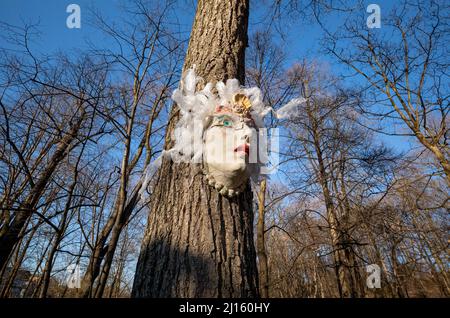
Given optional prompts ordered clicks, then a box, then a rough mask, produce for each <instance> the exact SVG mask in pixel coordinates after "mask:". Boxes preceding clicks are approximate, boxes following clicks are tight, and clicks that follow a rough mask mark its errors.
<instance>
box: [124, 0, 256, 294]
mask: <svg viewBox="0 0 450 318" xmlns="http://www.w3.org/2000/svg"><path fill="white" fill-rule="evenodd" d="M248 15H249V1H248V0H230V1H221V0H199V1H198V4H197V11H196V15H195V20H194V25H193V27H192V33H191V37H190V42H189V47H188V52H187V56H186V60H185V63H184V66H183V69H184V71H186V70H187V69H188V68H190V67H192V66H193V65H194V64H195V65H196V73H197V74H199V75H200V76H202V77H203V79H204V81H205V83H206V82H217V81H221V80H227V79H228V78H237V79H238V80H239V81H240V82H241V83H243V82H244V74H245V73H244V72H245V65H244V64H245V48H246V46H247V25H248ZM205 83H203V84H205ZM177 119H178V110H177V107H174V108H173V109H172V113H171V120H170V121H169V124H168V128H167V132H166V140H165V147H166V149H168V148H170V147H171V146H172V140H171V133H172V130H173V128H174V125H175V124H176V122H177ZM201 168H202V167H201V166H200V165H193V164H192V165H191V164H187V163H180V164H176V163H173V162H172V161H170V160H169V159H164V160H163V162H162V165H161V168H160V170H159V176H158V180H157V182H156V185H155V188H154V192H153V196H152V201H151V207H150V214H149V218H148V225H147V230H146V233H145V236H144V240H143V244H142V248H141V254H140V257H139V260H138V264H137V269H136V275H135V280H134V286H133V291H132V296H133V297H257V296H258V295H259V292H258V272H257V266H256V252H255V247H254V242H253V209H252V201H253V196H252V192H251V188H250V184H247V188H246V190H245V191H244V192H243V193H241V194H240V195H239V196H237V197H234V198H232V199H228V198H226V197H223V196H221V195H220V194H219V193H218V192H217V190H215V189H214V188H212V187H210V186H209V185H208V184H207V182H206V180H205V178H204V176H203V173H202V170H201Z"/></svg>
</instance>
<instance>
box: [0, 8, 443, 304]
mask: <svg viewBox="0 0 450 318" xmlns="http://www.w3.org/2000/svg"><path fill="white" fill-rule="evenodd" d="M127 5H128V7H127V8H128V9H127V10H128V11H127V17H126V18H124V20H123V21H120V23H117V21H116V23H110V22H109V21H108V19H107V18H106V17H104V16H102V15H101V14H100V13H99V12H95V11H92V12H91V23H93V24H94V25H95V26H96V27H97V28H98V29H100V30H102V31H103V32H104V34H105V36H107V37H108V38H110V39H111V43H115V44H114V45H111V46H110V47H108V48H104V47H101V46H100V45H98V44H92V43H91V44H90V49H88V50H85V51H80V52H76V53H74V54H63V53H52V52H47V53H46V54H43V53H38V52H34V51H33V50H32V49H31V43H32V41H34V38H35V37H36V36H37V35H36V34H37V32H38V29H39V26H38V25H22V26H13V25H9V24H6V23H2V24H1V28H2V30H3V31H2V33H1V35H0V37H1V41H2V42H1V43H4V44H5V45H1V47H0V50H1V56H0V109H1V110H0V297H36V298H45V297H95V298H99V297H105V298H119V297H130V295H131V292H132V285H133V280H134V275H135V270H136V263H137V260H138V257H139V252H140V248H141V243H142V240H143V237H144V233H145V231H146V227H147V221H148V220H150V218H149V210H150V205H151V201H152V189H153V187H152V184H153V183H154V182H156V180H150V183H149V184H144V182H143V180H142V178H141V177H142V175H143V173H144V171H145V170H146V169H147V168H148V167H149V166H150V165H151V164H152V163H153V162H154V160H155V158H157V157H158V155H159V154H160V153H161V151H162V149H163V145H164V142H165V138H166V135H165V134H166V131H167V123H168V121H169V119H170V116H171V113H170V109H171V107H172V102H171V98H170V97H171V94H172V92H173V90H174V89H175V88H176V87H177V86H178V84H179V82H178V81H179V79H180V78H181V73H182V66H183V61H184V60H185V54H186V49H187V45H188V39H186V38H182V37H181V36H180V34H179V33H177V32H176V29H175V28H174V27H173V23H174V22H173V21H172V20H171V19H170V17H171V15H169V14H168V12H169V11H170V12H173V11H176V10H177V2H176V1H159V2H157V3H154V2H148V1H144V0H136V1H129V2H127ZM252 5H253V6H255V5H256V4H255V3H253V2H250V8H251V7H252ZM264 6H265V10H266V14H265V15H264V18H265V23H264V24H263V25H258V24H256V25H252V26H251V27H249V31H248V47H247V49H246V54H245V83H244V84H245V85H246V86H257V87H260V88H261V90H262V92H263V95H264V100H265V103H266V104H267V105H268V106H271V107H272V108H274V109H278V108H279V107H280V106H281V105H284V104H286V103H287V102H288V101H289V100H291V99H292V98H296V97H303V98H305V99H306V102H305V103H304V104H302V106H301V109H300V110H299V114H298V116H292V117H290V118H285V119H277V118H275V117H270V118H267V125H268V126H270V127H274V128H275V127H276V128H279V130H280V132H281V135H282V137H281V139H280V148H279V149H280V151H279V158H280V160H279V166H278V172H277V173H276V175H273V176H270V177H268V178H267V179H265V178H262V179H261V181H260V183H259V184H257V185H253V193H254V195H253V202H252V205H253V207H254V208H253V209H254V211H255V221H254V232H255V245H256V254H257V264H258V272H259V291H260V294H261V295H262V296H263V297H320V298H323V297H399V298H403V297H449V296H450V276H449V264H448V244H449V238H448V229H449V216H448V211H449V185H450V150H449V145H448V138H449V128H448V125H449V120H448V112H449V110H450V107H449V81H448V79H449V74H448V64H449V58H448V56H449V54H448V42H449V40H450V39H449V28H448V27H449V24H448V23H449V15H448V12H449V6H448V5H446V4H445V2H444V1H422V0H417V1H399V2H398V4H397V5H396V6H395V10H394V11H393V12H390V13H389V14H388V13H385V14H383V18H382V23H383V27H382V28H381V29H380V30H368V29H367V28H366V18H367V16H368V13H367V12H366V11H365V7H364V6H362V7H361V6H358V4H354V5H352V6H351V7H350V6H348V5H346V6H344V5H342V6H336V3H335V2H333V1H330V2H328V1H295V0H291V1H277V2H275V3H274V4H272V3H271V2H267V3H266V2H264ZM250 10H252V9H250ZM336 11H337V12H341V14H344V15H345V16H346V17H347V18H346V20H343V21H341V22H342V27H339V28H337V29H336V30H329V29H327V26H326V25H325V23H324V21H325V20H326V19H327V17H328V16H329V15H330V14H333V13H334V12H336ZM342 12H343V13H342ZM250 15H251V13H250ZM291 19H304V20H305V23H306V24H307V23H311V24H318V25H321V26H322V27H323V41H322V42H321V53H322V54H323V55H324V56H325V55H326V56H328V57H329V58H330V59H334V60H335V61H336V63H338V64H339V65H340V66H341V68H342V70H345V72H344V71H343V72H337V71H334V70H333V68H332V67H331V66H330V65H328V64H326V63H324V62H322V61H320V59H319V58H317V60H311V59H308V58H306V57H302V56H298V58H297V59H296V61H295V62H290V61H289V60H288V58H287V52H286V48H287V46H288V44H286V43H283V42H282V38H283V33H285V32H289V21H290V20H291ZM349 48H352V49H349ZM390 138H392V139H394V138H395V140H396V141H397V142H398V140H401V141H400V142H402V140H404V142H405V144H406V143H409V144H410V145H411V147H395V146H393V145H395V143H394V142H392V143H389V139H390ZM402 138H403V139H402ZM156 177H158V176H156ZM156 177H155V179H156ZM159 177H160V176H159ZM372 264H376V265H378V266H379V267H380V269H381V288H369V287H368V286H367V284H366V282H367V277H368V275H369V274H370V273H368V272H367V266H368V265H372ZM72 265H77V266H79V268H80V275H81V282H80V286H79V288H69V286H68V284H67V280H66V278H67V274H68V273H67V268H68V267H69V266H72ZM175 288H176V287H175Z"/></svg>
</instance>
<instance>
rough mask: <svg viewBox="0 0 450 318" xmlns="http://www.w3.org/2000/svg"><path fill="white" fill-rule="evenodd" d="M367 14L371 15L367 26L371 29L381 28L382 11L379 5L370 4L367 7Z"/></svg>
mask: <svg viewBox="0 0 450 318" xmlns="http://www.w3.org/2000/svg"><path fill="white" fill-rule="evenodd" d="M366 11H367V13H371V15H369V16H368V17H367V20H366V24H367V27H368V28H369V29H374V28H376V29H379V28H381V9H380V6H379V5H378V4H369V5H368V6H367V10H366Z"/></svg>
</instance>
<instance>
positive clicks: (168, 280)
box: [132, 240, 217, 298]
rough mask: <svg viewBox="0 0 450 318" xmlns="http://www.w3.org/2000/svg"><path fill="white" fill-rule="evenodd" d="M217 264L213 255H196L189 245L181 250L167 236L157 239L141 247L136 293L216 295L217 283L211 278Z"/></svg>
mask: <svg viewBox="0 0 450 318" xmlns="http://www.w3.org/2000/svg"><path fill="white" fill-rule="evenodd" d="M150 255H152V257H151V259H150ZM155 255H161V257H154V256H155ZM144 264H145V267H144ZM213 266H214V263H213V261H212V259H209V260H208V259H206V258H205V257H202V256H199V255H192V253H190V252H189V249H188V248H186V249H183V250H181V249H178V248H173V247H170V246H168V242H167V241H164V240H156V241H153V242H151V243H149V245H148V246H147V247H146V248H145V251H141V255H140V257H139V262H138V266H137V269H136V276H135V278H134V284H133V291H132V297H137V298H172V297H207V296H206V295H210V297H214V296H215V295H216V294H217V284H215V283H214V282H212V281H211V276H212V275H211V271H212V270H213Z"/></svg>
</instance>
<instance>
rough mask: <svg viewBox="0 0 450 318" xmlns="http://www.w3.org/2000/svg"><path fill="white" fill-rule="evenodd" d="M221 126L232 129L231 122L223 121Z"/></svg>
mask: <svg viewBox="0 0 450 318" xmlns="http://www.w3.org/2000/svg"><path fill="white" fill-rule="evenodd" d="M223 125H224V126H225V127H232V126H233V122H232V121H231V120H228V119H225V120H224V121H223Z"/></svg>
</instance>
